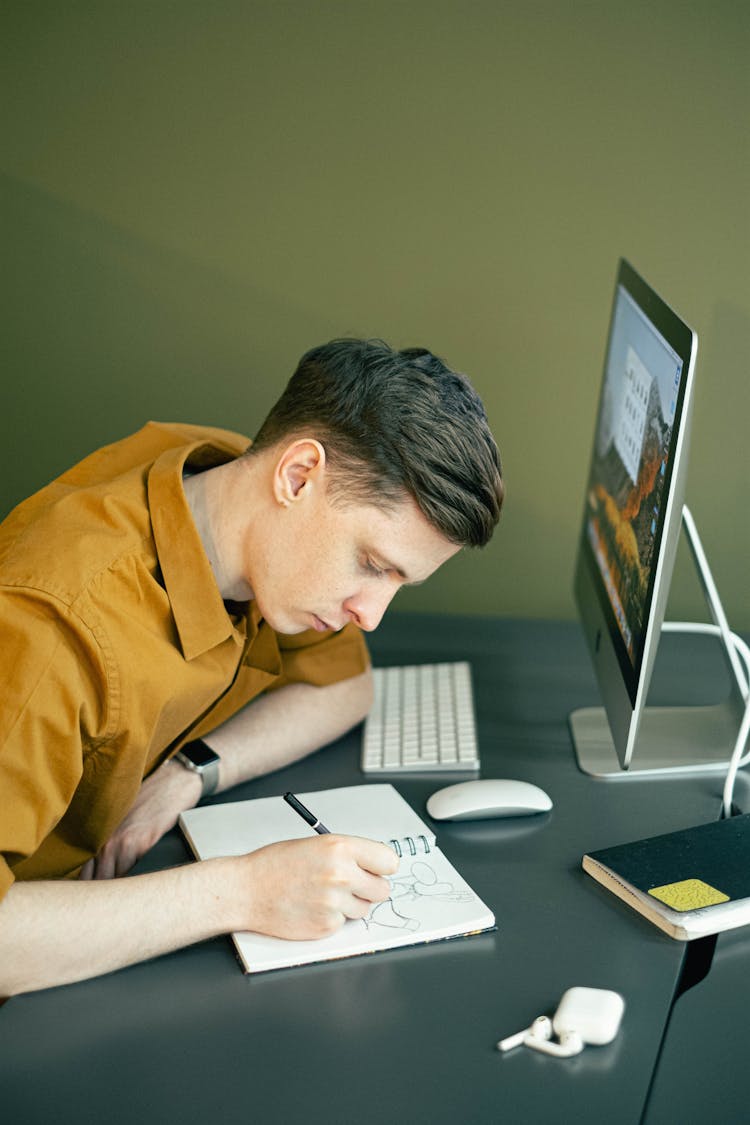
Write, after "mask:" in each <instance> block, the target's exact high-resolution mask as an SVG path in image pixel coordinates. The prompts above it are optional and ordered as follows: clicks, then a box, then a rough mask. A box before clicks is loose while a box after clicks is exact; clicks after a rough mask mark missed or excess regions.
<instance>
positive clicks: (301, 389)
mask: <svg viewBox="0 0 750 1125" xmlns="http://www.w3.org/2000/svg"><path fill="white" fill-rule="evenodd" d="M302 431H306V432H309V433H310V434H311V436H314V437H316V438H317V439H318V440H319V441H320V442H321V443H322V444H323V446H324V448H325V450H326V457H327V459H328V464H329V466H330V467H331V470H332V473H331V495H332V498H334V499H336V498H338V497H340V496H343V495H344V493H345V494H346V496H348V497H349V498H350V499H352V500H353V501H355V502H363V503H371V504H376V505H377V506H379V507H385V508H387V507H389V506H391V505H393V504H396V503H398V502H399V501H401V500H403V499H404V494H405V493H408V494H410V495H411V496H412V497H413V498H414V500H415V501H416V503H417V504H418V505H419V507H420V509H421V511H422V512H423V514H424V515H425V516H426V518H427V519H428V520H429V522H430V523H431V524H432V525H433V527H435V528H436V529H437V530H438V531H439V532H440V533H441V534H442V535H443V536H444V537H445V538H446V539H448V540H449V541H450V542H452V543H458V544H460V545H462V546H472V547H481V546H484V545H485V544H486V543H487V542H488V540H489V539H490V536H491V535H492V532H493V531H494V529H495V526H496V524H497V521H498V518H499V516H500V509H501V507H502V502H503V494H504V489H503V482H502V473H501V467H500V457H499V454H498V450H497V446H496V444H495V441H494V438H493V437H492V434H491V432H490V428H489V424H488V422H487V415H486V413H485V410H484V406H483V405H482V401H481V399H480V398H479V395H478V394H477V393H476V391H475V390H474V388H473V387H472V386H471V383H470V382H469V380H468V379H467V378H466V376H465V375H461V374H459V373H458V372H456V371H452V370H451V369H450V368H449V367H447V366H446V364H445V363H444V362H443V361H442V360H441V359H438V357H437V356H435V355H433V354H432V353H431V352H429V351H427V349H426V348H402V349H401V350H400V351H396V350H395V349H393V348H391V347H390V346H389V345H388V344H386V343H384V342H383V341H382V340H356V339H344V340H332V341H331V342H330V343H328V344H323V345H321V346H320V347H317V348H313V349H312V350H311V351H309V352H307V353H306V354H305V355H303V357H302V359H301V360H300V361H299V364H298V365H297V369H296V371H295V372H294V374H293V375H292V377H291V379H290V380H289V383H288V384H287V387H286V389H285V391H284V393H283V394H282V396H281V398H280V399H279V401H278V402H277V403H276V405H275V406H274V407H273V408H272V409H271V411H270V413H269V415H268V417H267V418H266V420H265V422H264V423H263V425H262V426H261V428H260V430H259V432H258V434H257V436H256V438H255V441H254V442H253V445H252V446H251V447H250V450H249V455H250V456H252V455H253V454H254V453H259V452H261V451H263V450H264V449H268V448H269V447H272V446H275V445H277V444H278V443H279V442H280V441H282V440H285V439H288V438H291V437H292V436H294V435H295V434H301V432H302Z"/></svg>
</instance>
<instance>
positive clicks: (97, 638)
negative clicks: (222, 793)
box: [0, 423, 368, 897]
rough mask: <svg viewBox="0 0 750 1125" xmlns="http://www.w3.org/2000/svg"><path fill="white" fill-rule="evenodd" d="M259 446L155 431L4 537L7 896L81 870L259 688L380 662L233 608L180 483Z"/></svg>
mask: <svg viewBox="0 0 750 1125" xmlns="http://www.w3.org/2000/svg"><path fill="white" fill-rule="evenodd" d="M248 444H249V442H248V439H247V438H244V437H242V436H240V435H239V434H234V433H231V432H229V431H227V430H218V429H209V428H206V427H200V426H187V425H177V424H174V425H170V424H158V423H149V424H148V425H147V426H145V427H144V428H143V429H142V430H140V431H138V433H136V434H133V435H132V436H131V437H128V438H125V439H124V440H123V441H119V442H116V443H114V444H113V445H109V446H106V447H104V448H103V449H100V450H98V451H97V452H96V453H93V454H92V455H91V456H90V457H87V458H86V459H85V460H84V461H82V462H80V464H78V465H76V466H74V467H73V468H72V469H70V470H69V471H68V472H66V473H64V474H63V475H62V476H61V477H59V478H58V479H57V480H56V481H54V482H53V483H52V484H50V485H48V486H47V487H46V488H43V489H42V490H41V491H40V492H37V493H36V494H35V495H34V496H32V497H31V498H30V499H28V500H26V501H25V502H24V503H22V504H21V505H19V507H18V508H16V509H15V510H14V511H13V512H12V513H11V514H10V515H9V516H8V518H7V519H6V520H5V521H4V522H3V523H2V524H1V525H0V677H1V682H0V897H1V896H2V895H4V894H5V892H6V891H7V889H8V887H9V886H10V885H11V883H12V882H13V879H14V878H18V879H33V878H54V877H58V876H66V875H74V874H76V873H77V871H78V870H79V868H80V867H81V865H82V864H83V863H84V862H85V861H86V860H87V859H89V858H90V857H91V856H92V855H95V854H96V853H97V852H98V851H99V849H100V848H101V847H102V845H103V844H104V843H105V842H106V841H107V840H108V839H109V837H110V836H111V834H112V832H113V831H114V829H115V828H116V827H117V825H118V824H119V823H120V821H121V820H122V818H123V816H124V815H125V814H126V812H127V811H128V809H129V808H130V806H131V804H132V802H133V800H134V799H135V797H136V795H137V793H138V789H139V786H140V784H141V781H142V780H143V778H144V777H145V776H147V775H148V774H149V773H150V772H151V771H152V770H154V769H155V768H156V767H157V766H158V765H160V763H161V762H163V761H164V760H165V759H166V758H167V757H169V756H170V755H171V754H172V753H174V752H175V750H177V749H178V748H179V747H180V745H182V743H183V742H185V741H187V740H188V739H191V738H198V737H200V736H201V735H202V734H205V733H207V732H208V731H210V730H212V729H213V728H214V727H216V726H218V725H219V724H220V723H221V722H223V721H224V720H225V719H227V718H229V716H230V715H233V714H234V713H235V712H236V711H238V710H239V708H241V707H242V706H243V705H244V704H246V703H247V702H248V701H249V700H251V699H253V698H254V697H255V696H257V695H259V694H260V693H261V692H263V691H265V690H267V689H269V688H276V687H279V686H281V685H282V684H285V683H289V682H293V681H297V682H298V681H302V682H306V683H311V684H318V685H323V684H329V683H333V682H335V681H337V680H342V679H346V678H348V677H350V676H354V675H357V674H358V673H360V672H362V671H364V669H365V668H366V667H367V663H368V658H367V652H366V648H365V644H364V639H363V637H362V635H361V633H360V632H359V631H358V630H357V629H356V628H354V627H353V626H347V627H346V628H345V629H343V630H342V631H341V632H340V633H337V634H333V635H332V634H319V633H315V632H312V631H311V632H308V633H302V634H297V635H295V636H281V635H278V634H276V633H275V632H274V631H273V630H272V629H271V628H270V626H269V625H268V624H267V623H266V622H265V621H263V620H262V619H260V617H259V614H258V611H257V607H256V606H255V604H254V602H250V603H243V604H233V603H225V602H224V601H222V598H221V594H220V592H219V589H218V587H217V585H216V581H215V579H214V576H213V572H212V570H211V567H210V564H209V561H208V558H207V556H206V554H205V551H204V549H203V546H202V543H201V540H200V537H199V535H198V532H197V529H196V527H195V524H194V522H193V519H192V516H191V513H190V510H189V508H188V505H187V501H186V498H185V493H184V490H183V486H182V473H183V470H184V469H185V468H186V467H187V468H188V470H192V471H199V470H200V469H203V468H208V467H210V466H212V465H216V464H219V463H222V462H225V461H228V460H231V459H233V458H235V457H237V456H238V455H239V454H240V453H242V452H243V451H244V450H245V449H246V448H247V446H248Z"/></svg>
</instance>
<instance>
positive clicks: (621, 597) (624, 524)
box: [585, 285, 683, 668]
mask: <svg viewBox="0 0 750 1125" xmlns="http://www.w3.org/2000/svg"><path fill="white" fill-rule="evenodd" d="M682 372H683V362H682V360H681V359H680V357H679V355H678V354H677V353H676V352H675V351H674V350H673V349H672V348H671V347H670V346H669V344H668V343H667V341H666V340H665V339H664V337H663V336H661V334H660V333H659V331H658V330H657V329H656V328H655V326H654V325H653V324H652V323H651V322H650V321H649V320H648V319H647V318H646V317H645V316H644V314H643V312H642V311H641V309H639V308H638V306H637V305H636V303H635V302H634V301H633V299H632V297H631V296H630V294H629V293H628V292H627V291H626V290H625V289H624V287H623V286H622V285H620V286H618V288H617V292H616V299H615V306H614V310H613V319H612V328H611V334H610V340H609V347H608V352H607V359H606V363H605V372H604V383H603V388H602V396H601V401H600V407H599V416H598V419H597V423H596V431H595V443H594V453H593V458H592V463H591V472H590V476H589V480H588V485H587V492H586V518H585V533H586V536H587V538H588V542H589V545H590V547H591V550H592V552H593V554H594V557H595V559H596V564H597V567H598V569H599V572H600V574H601V577H602V580H603V582H604V586H605V588H606V591H607V596H608V598H609V603H610V607H611V610H612V613H613V615H614V618H615V620H616V622H617V626H618V628H619V632H620V636H621V638H622V642H623V645H624V649H625V652H626V653H627V657H628V659H629V661H630V664H631V666H632V667H633V668H636V667H637V665H638V662H639V660H640V657H641V655H642V648H643V641H644V633H645V629H646V623H647V620H648V611H649V601H650V596H651V591H652V585H653V584H652V579H653V571H654V567H655V564H656V559H657V557H658V549H659V539H660V535H661V529H662V527H663V517H664V505H665V502H666V497H667V490H668V484H669V476H670V471H671V458H672V456H673V451H674V434H675V418H676V416H677V412H678V409H679V406H680V390H681V382H682Z"/></svg>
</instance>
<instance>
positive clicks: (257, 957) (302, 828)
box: [179, 785, 495, 973]
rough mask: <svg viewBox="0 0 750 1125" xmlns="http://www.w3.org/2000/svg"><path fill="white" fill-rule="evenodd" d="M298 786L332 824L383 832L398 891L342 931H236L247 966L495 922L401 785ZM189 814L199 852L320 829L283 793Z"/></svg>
mask: <svg viewBox="0 0 750 1125" xmlns="http://www.w3.org/2000/svg"><path fill="white" fill-rule="evenodd" d="M297 796H298V797H299V799H300V800H301V801H302V803H303V804H305V805H307V807H308V808H309V809H311V810H312V811H314V813H315V815H316V816H318V817H319V818H320V820H321V821H322V822H323V823H324V824H325V825H326V826H327V827H328V828H329V829H330V831H331V832H336V833H343V834H345V835H351V836H366V837H369V838H370V839H373V840H382V841H384V842H385V843H388V844H390V845H391V847H393V848H394V849H395V851H396V853H397V855H399V857H400V860H399V867H398V870H397V872H396V874H395V875H393V876H391V878H390V882H391V895H390V897H389V898H388V899H387V900H386V901H385V902H382V903H377V904H376V905H375V906H373V908H372V910H371V911H370V913H369V915H368V916H367V917H366V918H364V919H362V920H361V921H360V920H357V921H348V922H345V923H344V925H343V926H342V928H341V929H340V930H338V931H337V932H336V933H334V934H331V935H329V936H327V937H324V938H319V939H317V940H315V941H287V940H284V939H282V938H274V937H266V936H264V935H263V934H256V933H249V932H243V933H235V934H232V939H233V941H234V944H235V946H236V948H237V953H238V956H239V960H240V963H241V965H242V967H243V969H244V971H245V972H246V973H260V972H267V971H269V970H271V969H282V968H287V967H289V966H292V965H308V964H312V963H313V962H317V961H333V960H336V959H338V958H343V957H355V956H357V955H359V954H362V953H375V952H377V951H379V950H385V949H395V948H398V947H399V946H407V945H419V944H421V943H427V942H433V941H439V940H442V939H445V938H456V937H464V936H468V935H469V934H473V933H480V932H482V931H484V930H489V929H492V928H493V927H494V925H495V917H494V915H493V913H492V911H491V910H490V909H489V908H488V907H487V906H486V905H485V904H484V903H483V902H482V901H481V899H480V898H479V897H478V896H477V895H476V894H475V893H474V891H473V890H472V889H471V887H469V886H468V884H467V883H466V881H465V880H464V879H463V878H462V877H461V875H459V873H458V871H456V869H455V868H454V867H453V865H452V864H451V863H450V862H449V861H448V859H447V858H446V857H445V855H444V854H443V852H442V851H441V850H440V848H439V847H438V846H437V842H436V840H435V835H434V833H433V832H431V831H430V829H429V828H428V827H427V825H426V824H425V823H424V821H422V820H421V819H420V817H419V816H417V814H416V813H415V812H414V810H413V809H412V808H411V806H410V805H409V804H408V803H407V802H406V801H405V800H404V798H403V797H402V796H401V795H400V793H398V792H397V791H396V789H394V787H393V786H392V785H352V786H348V787H347V788H343V789H327V790H323V791H321V792H318V793H298V794H297ZM179 823H180V827H181V828H182V831H183V833H184V834H185V838H186V840H187V842H188V844H189V846H190V848H191V850H192V852H193V854H194V855H195V856H196V858H197V859H215V858H217V857H219V856H228V855H242V854H244V853H245V852H250V851H254V850H255V849H256V848H261V847H264V846H265V845H266V844H272V843H275V842H276V841H278V840H292V839H300V838H304V837H307V836H310V835H312V830H311V829H310V828H309V827H308V826H307V825H306V824H305V823H304V821H302V819H301V818H300V817H299V816H298V815H297V814H296V813H295V812H294V811H293V810H292V809H291V808H290V807H289V805H287V803H286V802H285V801H284V799H283V798H282V797H261V798H258V799H256V800H254V801H234V802H230V803H228V804H217V805H206V806H203V807H201V808H197V809H189V810H188V811H187V812H184V813H182V815H181V816H180V820H179Z"/></svg>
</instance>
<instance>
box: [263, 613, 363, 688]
mask: <svg viewBox="0 0 750 1125" xmlns="http://www.w3.org/2000/svg"><path fill="white" fill-rule="evenodd" d="M277 639H278V644H279V653H280V655H281V676H280V677H279V679H278V680H276V682H275V683H274V684H273V688H274V689H275V688H279V687H282V686H283V685H284V684H291V683H307V684H314V685H315V686H316V687H325V686H326V685H327V684H334V683H337V682H338V681H339V680H348V679H351V677H352V676H359V675H360V674H361V673H362V672H365V671H366V670H367V669H368V668H369V666H370V656H369V653H368V651H367V645H366V644H365V639H364V637H363V635H362V632H361V630H359V629H358V628H357V627H356V625H345V626H344V628H343V629H341V630H340V631H339V632H338V633H316V632H315V631H314V630H312V629H311V630H309V631H307V632H305V633H296V634H294V635H291V636H290V635H282V634H277Z"/></svg>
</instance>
